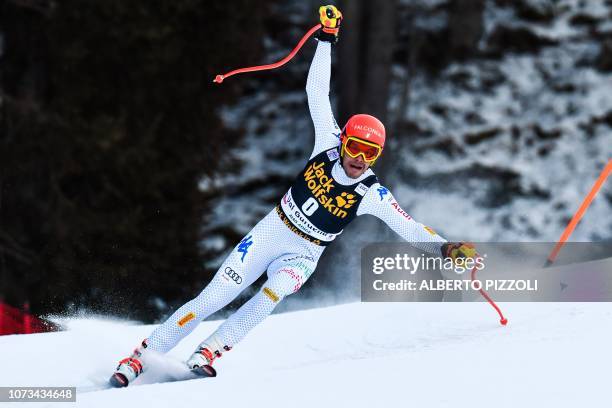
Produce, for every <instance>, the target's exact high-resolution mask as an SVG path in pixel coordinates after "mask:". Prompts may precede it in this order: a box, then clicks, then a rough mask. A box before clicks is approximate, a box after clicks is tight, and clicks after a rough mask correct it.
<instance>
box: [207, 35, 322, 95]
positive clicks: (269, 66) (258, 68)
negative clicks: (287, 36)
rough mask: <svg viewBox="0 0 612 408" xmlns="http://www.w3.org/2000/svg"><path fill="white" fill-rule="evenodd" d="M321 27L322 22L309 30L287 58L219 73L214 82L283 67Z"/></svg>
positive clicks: (218, 82)
mask: <svg viewBox="0 0 612 408" xmlns="http://www.w3.org/2000/svg"><path fill="white" fill-rule="evenodd" d="M319 28H321V24H317V25H316V26H314V27H312V28H311V29H310V30H308V32H307V33H306V34H304V36H303V37H302V38H301V39H300V41H299V42H298V43H297V45H296V46H295V48H294V49H293V50H291V52H290V53H289V54H288V55H287V56H286V57H285V58H283V59H282V60H280V61H276V62H274V63H272V64H266V65H257V66H254V67H244V68H238V69H234V70H232V71H229V72H227V73H225V74H222V75H221V74H219V75H217V76H216V77H215V79H214V80H213V82H216V83H217V84H220V83H221V82H223V80H224V79H225V78H229V77H231V76H232V75H236V74H242V73H244V72H255V71H265V70H268V69H274V68H278V67H282V66H283V65H285V64H286V63H287V62H289V61H290V60H291V59H292V58H293V57H294V56H295V54H297V52H298V51H299V50H300V48H302V46H303V45H304V43H305V42H306V40H307V39H308V38H310V36H311V35H313V34H314V33H315V31H317V30H318V29H319Z"/></svg>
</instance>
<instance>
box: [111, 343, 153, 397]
mask: <svg viewBox="0 0 612 408" xmlns="http://www.w3.org/2000/svg"><path fill="white" fill-rule="evenodd" d="M146 348H147V339H144V340H143V341H142V343H141V345H140V347H137V348H136V349H134V352H133V353H132V355H131V356H130V357H127V358H124V359H123V360H121V361H120V362H119V365H118V366H117V368H116V369H115V372H114V373H113V375H112V376H111V378H110V380H109V382H110V384H111V385H112V386H113V387H116V388H121V387H127V386H128V385H129V384H130V383H131V382H132V381H134V380H135V379H136V377H138V376H139V375H140V374H142V371H143V365H142V354H143V353H144V351H145V349H146Z"/></svg>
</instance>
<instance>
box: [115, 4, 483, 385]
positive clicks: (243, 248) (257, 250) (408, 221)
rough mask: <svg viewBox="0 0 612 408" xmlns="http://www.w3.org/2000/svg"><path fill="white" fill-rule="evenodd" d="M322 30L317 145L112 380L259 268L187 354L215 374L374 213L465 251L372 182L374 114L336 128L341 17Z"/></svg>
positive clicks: (191, 362)
mask: <svg viewBox="0 0 612 408" xmlns="http://www.w3.org/2000/svg"><path fill="white" fill-rule="evenodd" d="M319 17H320V20H321V26H322V27H321V29H320V30H319V31H318V32H317V34H316V39H317V40H318V45H317V49H316V52H315V55H314V58H313V60H312V64H311V66H310V70H309V72H308V78H307V81H306V93H307V95H308V107H309V109H310V114H311V116H312V120H313V123H314V129H315V145H314V149H313V151H312V154H311V155H310V159H309V160H308V162H307V163H306V166H305V167H304V169H303V170H302V171H301V172H300V173H299V175H298V176H297V178H296V179H295V181H294V183H293V185H292V186H291V188H290V189H289V191H287V193H286V194H285V195H284V196H283V197H282V199H281V200H280V203H279V204H278V205H277V206H276V208H274V209H273V210H272V211H270V213H269V214H268V215H267V216H266V217H265V218H264V219H262V220H261V221H260V222H259V223H258V224H257V225H256V226H255V227H254V228H253V229H252V230H251V231H250V232H249V233H248V234H247V235H246V236H245V237H244V238H243V239H242V240H241V241H240V243H238V245H237V246H236V247H235V248H234V250H233V251H232V253H231V254H230V255H229V256H228V258H227V259H226V260H225V262H223V264H222V265H221V267H220V268H219V270H218V271H217V273H216V275H215V276H214V278H213V279H212V281H211V282H210V283H209V284H208V285H207V286H206V287H205V288H204V289H203V290H202V292H201V293H200V294H199V295H198V296H197V297H196V298H194V299H192V300H191V301H189V302H187V303H186V304H184V305H183V306H182V307H180V308H179V309H178V310H177V311H176V312H174V314H173V315H172V316H170V318H169V319H168V320H166V321H165V322H164V323H163V324H161V325H160V326H158V327H157V328H156V329H155V330H154V331H153V332H152V333H151V334H150V335H149V337H147V338H146V339H145V340H144V341H143V342H142V344H141V345H140V346H139V347H138V348H137V349H136V350H134V352H133V354H132V355H131V356H130V357H128V358H125V359H123V360H121V361H120V362H119V365H118V367H117V369H116V371H115V373H114V374H113V376H112V377H111V383H112V384H113V385H114V386H127V385H128V384H129V383H130V382H132V381H133V380H134V379H135V378H136V377H138V375H139V374H141V373H142V371H143V369H144V368H145V367H146V360H147V358H146V356H147V353H148V352H149V351H150V350H152V351H155V352H158V353H166V352H168V351H169V350H171V349H172V348H174V347H175V346H176V345H177V344H178V342H179V341H180V340H182V339H183V338H184V337H185V336H187V335H188V334H189V333H191V332H192V331H193V330H194V329H195V328H196V326H197V325H198V324H199V322H200V321H202V320H203V319H206V318H207V317H208V316H210V315H211V314H213V313H214V312H216V311H217V310H219V309H221V308H223V307H225V306H226V305H227V304H228V303H230V302H231V301H232V300H233V299H235V298H236V297H237V296H238V295H239V294H240V292H242V291H243V290H244V289H246V288H247V287H248V286H250V285H251V284H252V283H253V282H255V280H256V279H257V278H259V277H260V276H261V275H262V274H263V273H264V272H265V271H267V274H268V280H267V281H266V283H265V284H264V285H263V287H262V288H261V290H260V291H259V292H258V293H257V294H256V295H255V296H253V297H252V298H251V299H250V300H249V301H247V302H246V303H245V304H244V305H242V307H240V308H239V309H238V310H237V311H236V312H235V313H234V314H232V315H231V316H230V317H229V318H228V319H227V320H226V321H225V322H224V323H223V324H221V326H219V328H218V329H217V330H216V331H215V332H214V333H213V334H212V335H210V337H208V338H207V339H206V340H204V341H203V342H202V343H201V344H200V345H199V346H198V347H197V349H196V350H195V351H194V353H193V354H192V355H191V357H190V358H189V359H188V360H187V365H188V367H189V368H190V369H192V370H194V369H196V370H197V369H199V370H200V374H204V375H211V376H214V375H215V370H214V369H213V368H212V366H211V365H212V364H213V361H214V360H215V359H217V358H219V357H221V354H222V353H223V352H225V351H229V350H230V349H231V348H232V347H234V346H235V345H236V344H238V343H239V342H240V341H241V340H242V339H243V338H244V337H245V336H246V334H247V333H248V332H249V330H251V329H252V328H253V327H255V326H256V325H257V324H259V323H260V322H262V321H263V320H264V319H265V318H266V317H267V316H268V315H269V314H270V313H271V312H272V310H274V308H275V306H276V305H277V304H278V303H279V302H280V301H282V300H283V298H285V296H288V295H290V294H292V293H295V292H297V291H298V290H299V289H300V287H301V286H302V285H303V284H304V283H305V282H306V280H307V279H308V278H309V277H310V275H311V274H312V273H313V272H314V270H315V268H316V265H317V261H318V260H319V257H320V256H321V254H322V253H323V251H324V250H325V248H326V247H327V246H328V245H329V244H330V243H331V242H332V241H333V240H334V239H335V238H336V237H337V236H338V235H339V234H340V233H342V230H343V229H344V228H345V227H346V225H347V224H348V223H349V222H351V221H352V220H353V219H354V218H355V217H357V216H360V215H363V214H371V215H374V216H376V217H378V218H380V219H381V220H383V221H384V222H385V223H386V224H387V225H388V226H389V227H391V228H392V229H393V230H394V231H395V232H396V233H398V234H399V235H400V236H401V237H402V238H403V239H405V240H406V241H408V242H411V243H412V244H413V245H415V246H416V247H418V248H419V249H421V250H423V251H426V252H429V253H432V254H436V255H441V256H444V257H451V258H453V259H454V260H455V259H457V258H460V257H472V256H474V253H475V250H474V248H473V246H471V244H464V243H447V242H446V240H445V239H443V238H442V237H441V236H439V235H438V234H436V233H435V232H434V231H433V230H432V229H431V228H428V227H426V226H424V225H423V224H420V223H417V222H416V221H415V220H413V219H412V217H411V216H410V215H408V213H406V212H405V211H404V210H403V209H402V208H401V207H400V205H399V203H398V202H397V201H396V200H395V198H394V197H393V195H392V194H391V192H390V191H389V189H388V188H386V187H384V186H382V185H381V184H380V183H379V182H378V178H377V177H376V175H375V174H374V172H373V171H372V169H371V166H372V165H373V164H374V163H375V162H376V160H377V159H378V158H379V157H380V155H381V154H382V152H383V149H384V146H385V128H384V126H383V124H382V123H381V122H380V121H379V120H378V119H376V118H375V117H373V116H370V115H365V114H358V115H354V116H352V117H351V118H350V119H349V120H348V122H347V123H346V125H345V126H344V127H343V129H342V130H340V129H339V127H338V125H337V124H336V121H335V119H334V115H333V113H332V109H331V104H330V100H329V87H330V85H329V82H330V75H331V49H332V44H335V43H336V42H337V40H338V31H339V26H340V22H341V20H342V14H341V13H340V11H339V10H338V9H337V8H336V7H334V6H322V7H320V8H319Z"/></svg>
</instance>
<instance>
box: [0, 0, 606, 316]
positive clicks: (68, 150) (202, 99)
mask: <svg viewBox="0 0 612 408" xmlns="http://www.w3.org/2000/svg"><path fill="white" fill-rule="evenodd" d="M295 3H296V2H294V1H287V0H285V1H278V2H260V1H248V0H231V1H197V0H173V1H160V2H158V1H119V0H104V1H95V0H79V1H76V0H1V1H0V33H1V35H2V43H1V48H2V51H1V52H0V70H1V71H0V74H1V79H0V92H1V94H0V97H1V101H0V108H1V112H0V115H1V116H0V273H1V280H0V296H1V297H2V298H3V300H4V301H6V302H8V303H10V304H14V305H22V304H23V303H25V302H29V304H30V307H31V309H32V310H33V311H34V312H35V313H40V314H49V313H63V312H66V311H76V310H81V309H86V310H91V311H94V312H103V313H113V314H117V315H121V316H129V317H132V318H137V319H141V320H145V321H152V320H155V319H157V318H159V317H160V316H161V315H163V314H164V313H167V312H168V310H170V309H171V308H173V307H175V306H176V305H178V304H181V303H183V302H184V301H185V300H187V299H188V298H189V297H191V296H193V295H195V294H196V293H198V292H199V290H201V288H202V286H203V284H204V283H205V282H207V281H208V280H209V279H210V278H211V276H212V274H213V273H214V272H215V268H213V267H208V266H206V261H207V260H209V259H211V258H212V257H216V256H218V255H219V254H220V253H222V252H223V250H226V249H227V248H231V247H232V246H233V245H234V244H235V242H236V240H237V239H239V238H240V234H239V233H237V232H236V231H233V230H224V231H222V233H223V234H224V236H225V237H226V238H227V243H228V244H227V246H226V247H224V248H221V249H210V248H207V247H205V246H202V245H200V242H201V240H202V238H203V231H204V230H205V227H206V225H207V223H208V222H209V221H210V220H209V218H210V214H211V212H212V211H213V207H214V202H215V200H216V199H218V198H219V195H220V194H225V193H228V192H224V191H223V190H222V189H215V190H212V191H206V190H203V189H201V188H200V187H199V183H200V182H201V180H202V179H203V178H207V179H214V178H215V177H216V176H218V175H223V174H228V173H231V172H233V171H235V170H236V169H237V168H239V167H240V166H241V163H240V160H238V159H237V158H236V157H235V155H234V153H233V149H234V148H235V147H236V146H238V145H239V144H240V142H241V140H242V138H243V137H244V131H242V130H240V129H236V128H231V129H230V128H228V127H226V126H224V122H223V121H222V118H221V114H220V108H221V107H222V106H231V105H233V104H236V103H238V102H239V101H240V98H241V97H244V96H248V95H251V94H253V93H254V92H257V91H258V89H259V88H258V85H257V83H256V82H255V83H254V82H253V81H252V80H244V81H242V80H235V81H234V80H232V81H229V80H228V81H227V82H226V83H224V84H223V86H218V85H215V84H213V83H212V79H213V78H214V76H215V74H217V73H220V72H223V71H226V70H228V69H231V68H234V67H239V66H245V65H256V64H260V63H264V62H268V61H271V60H274V59H278V55H277V54H275V55H274V56H272V57H271V56H270V55H268V54H269V53H266V49H265V47H264V38H266V39H268V40H269V41H272V42H274V43H275V44H277V46H278V47H279V49H281V50H284V51H285V52H284V53H286V51H287V50H288V49H290V48H291V47H292V46H293V45H294V44H295V43H296V41H297V38H299V36H301V34H302V33H303V32H305V31H306V30H307V29H308V28H309V27H311V26H312V25H313V24H315V23H316V21H317V14H316V13H317V8H318V6H319V5H320V4H319V3H316V2H314V1H309V2H300V3H302V4H303V3H306V6H303V9H304V10H307V13H306V15H302V17H301V18H300V19H297V20H296V19H292V18H288V14H287V8H290V7H291V6H292V5H294V4H295ZM423 3H424V2H400V1H397V0H387V1H383V0H373V1H364V0H360V1H345V2H340V3H339V4H338V5H339V6H340V7H341V9H342V10H343V12H344V15H345V22H344V23H343V26H342V32H341V41H340V42H339V44H338V46H337V55H338V58H337V64H336V65H335V66H334V75H335V78H336V80H335V82H334V86H335V87H336V89H335V95H337V105H338V108H337V111H338V122H339V123H343V122H344V121H345V120H346V118H347V117H348V116H349V115H350V114H351V113H354V112H369V113H372V114H374V115H377V116H379V117H380V118H381V119H383V120H384V121H385V122H386V123H388V125H387V128H388V129H389V130H391V131H393V130H398V131H413V130H414V127H415V126H416V125H415V124H411V123H406V122H402V121H401V120H400V118H398V116H397V115H394V114H393V113H394V112H397V111H403V110H405V109H406V107H407V106H408V105H409V104H410V92H409V91H410V89H409V88H410V78H411V74H412V73H414V72H416V71H417V70H418V71H424V72H426V73H427V75H429V76H431V77H435V76H436V75H437V73H438V72H440V71H441V70H442V69H443V68H444V67H446V66H448V65H449V64H451V63H453V62H461V61H465V60H469V59H474V58H499V57H500V56H501V55H502V54H503V52H504V50H508V49H509V50H513V51H516V52H535V51H537V50H538V49H540V48H541V47H545V46H547V45H550V44H549V43H547V40H546V39H542V38H540V37H538V36H537V35H534V34H532V33H531V32H529V31H528V30H521V29H513V28H507V27H505V28H504V27H500V28H499V29H498V30H497V31H495V32H493V33H492V34H491V35H490V36H489V42H488V47H486V48H485V49H482V48H479V47H478V44H479V42H480V41H481V40H482V37H483V32H484V26H483V25H484V16H483V13H484V11H485V2H484V0H449V1H442V2H437V3H436V4H435V5H434V6H433V9H435V10H434V12H444V13H445V15H446V16H447V17H448V18H447V19H446V20H445V21H446V23H445V25H444V27H443V28H442V29H440V30H436V31H431V30H426V29H422V28H420V26H418V25H417V24H414V19H415V16H419V15H422V14H423V13H432V7H429V6H428V7H425V6H423V5H422V4H423ZM425 3H426V2H425ZM494 3H496V4H498V5H501V6H504V5H506V6H507V5H508V4H512V7H515V8H516V12H517V13H518V14H519V15H522V16H523V18H525V19H526V20H528V21H546V19H548V20H550V19H552V18H553V17H554V12H555V9H554V8H553V7H552V6H551V8H547V7H543V8H537V7H535V8H534V7H532V6H530V3H529V2H528V1H516V2H508V1H505V0H497V1H496V2H494ZM521 13H522V14H521ZM583 24H589V22H588V21H587V22H583ZM606 41H609V40H607V39H602V42H603V43H605V44H608V45H607V46H608V47H609V42H606ZM608 51H609V50H608ZM308 52H310V53H311V52H312V50H310V51H305V55H311V54H308ZM284 53H281V54H282V55H284ZM279 55H280V54H279ZM609 55H610V53H609V52H607V53H606V52H602V54H601V56H599V57H597V58H598V59H597V60H596V61H595V62H593V63H594V64H599V65H598V66H599V69H601V70H603V71H604V72H605V71H609V70H610V69H611V66H612V64H611V62H610V59H609ZM297 58H298V59H303V61H302V63H304V62H306V64H307V63H308V62H309V61H308V60H307V57H305V56H304V57H300V56H298V57H297ZM606 58H607V59H606ZM292 64H293V62H292ZM295 64H298V62H296V63H295ZM393 64H399V65H401V66H402V67H404V68H405V69H406V72H407V73H408V74H407V75H406V76H405V77H404V79H403V80H401V81H398V82H396V84H397V86H398V87H399V88H401V90H402V92H401V95H403V97H402V98H400V100H399V102H398V103H399V107H398V106H395V107H394V108H393V109H390V108H389V104H388V100H389V93H390V86H391V82H392V70H391V67H392V65H393ZM296 66H297V65H296ZM302 71H303V70H302ZM290 74H291V71H285V74H283V75H280V74H279V77H278V78H279V79H278V82H277V86H278V89H277V91H278V92H283V90H284V89H299V88H301V87H303V85H304V83H305V76H304V75H303V72H300V74H299V75H294V76H292V75H290ZM267 90H268V91H270V89H267ZM485 137H486V135H485ZM441 148H442V149H448V148H449V147H448V146H442V147H441ZM396 160H397V159H396V158H395V159H394V156H393V150H390V151H389V152H388V153H387V158H386V159H385V162H384V163H383V164H382V165H381V167H380V168H379V169H378V173H380V174H382V175H384V174H385V173H388V172H389V167H390V166H392V165H393V163H394V162H395V161H396ZM292 176H293V175H286V177H284V176H282V177H280V178H277V179H276V184H277V190H278V192H282V190H284V189H285V188H286V187H287V185H288V183H289V181H290V179H291V177H292ZM228 194H229V193H228ZM273 200H274V199H271V202H272V201H273ZM217 232H219V231H217ZM325 284H326V281H325V279H323V280H320V281H319V282H318V283H317V282H316V281H315V283H314V285H315V287H316V285H325ZM0 300H1V299H0Z"/></svg>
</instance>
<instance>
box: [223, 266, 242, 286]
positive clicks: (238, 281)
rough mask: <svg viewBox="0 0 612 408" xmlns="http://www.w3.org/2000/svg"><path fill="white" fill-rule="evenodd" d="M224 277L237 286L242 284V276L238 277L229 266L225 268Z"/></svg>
mask: <svg viewBox="0 0 612 408" xmlns="http://www.w3.org/2000/svg"><path fill="white" fill-rule="evenodd" d="M225 275H226V276H227V277H229V278H230V279H231V280H233V281H234V282H236V284H237V285H240V284H241V283H242V276H240V275H238V272H236V271H235V270H233V269H232V268H230V267H229V266H228V267H226V268H225Z"/></svg>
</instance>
